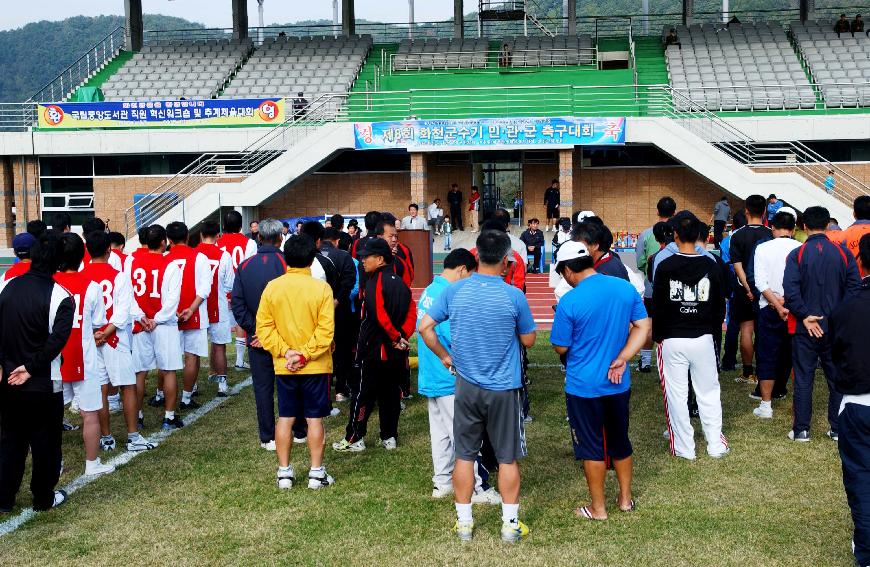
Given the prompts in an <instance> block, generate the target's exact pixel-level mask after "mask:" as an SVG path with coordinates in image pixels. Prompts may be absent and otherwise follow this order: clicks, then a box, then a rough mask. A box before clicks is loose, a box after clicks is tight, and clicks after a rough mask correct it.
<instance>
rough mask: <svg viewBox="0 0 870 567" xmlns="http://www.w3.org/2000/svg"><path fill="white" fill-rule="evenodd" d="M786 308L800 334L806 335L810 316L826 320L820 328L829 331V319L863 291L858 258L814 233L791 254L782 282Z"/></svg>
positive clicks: (787, 259) (796, 330)
mask: <svg viewBox="0 0 870 567" xmlns="http://www.w3.org/2000/svg"><path fill="white" fill-rule="evenodd" d="M782 288H783V291H784V292H785V307H786V308H787V309H788V310H789V311H790V312H791V314H792V315H794V317H795V318H796V319H797V327H796V329H795V332H796V333H797V334H802V335H805V334H807V330H806V328H805V327H804V324H803V320H804V319H805V318H806V317H807V316H809V315H820V316H822V317H824V319H822V320H821V321H819V325H820V326H821V327H822V330H823V331H825V333H827V332H828V320H829V319H830V316H831V314H832V313H833V312H834V310H835V309H836V308H837V307H838V306H839V305H840V303H842V302H843V300H844V299H846V298H847V297H851V296H853V295H855V294H857V293H858V291H859V290H860V289H861V277H860V276H859V275H858V265H857V264H856V263H855V257H854V256H852V254H851V253H849V251H848V250H846V249H845V248H843V247H842V246H840V245H839V244H834V243H833V242H831V241H830V240H829V239H828V237H827V236H825V235H824V234H814V235H812V236H810V237H809V238H807V241H806V242H805V243H804V244H803V245H802V246H801V247H800V248H795V249H794V250H792V251H791V253H789V255H788V258H786V261H785V274H784V276H783V279H782Z"/></svg>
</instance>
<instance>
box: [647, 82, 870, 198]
mask: <svg viewBox="0 0 870 567" xmlns="http://www.w3.org/2000/svg"><path fill="white" fill-rule="evenodd" d="M649 88H650V89H651V90H653V91H659V92H660V94H659V95H658V96H656V97H654V98H655V100H656V106H655V108H654V109H651V110H653V112H652V114H659V115H661V116H668V117H670V118H672V119H674V120H675V121H677V122H678V123H679V124H680V125H681V126H683V127H685V128H686V129H688V130H690V131H691V132H693V133H694V134H696V135H697V136H699V137H700V138H702V139H703V140H705V141H706V142H709V143H711V144H713V145H715V146H716V147H717V148H719V149H720V150H721V151H723V152H725V153H726V154H728V155H729V156H730V157H732V158H734V159H735V160H737V161H739V162H741V163H743V164H744V165H748V166H752V167H759V166H760V167H776V168H782V169H786V170H790V171H794V172H796V173H799V174H800V175H802V176H803V177H804V178H805V179H807V180H808V181H810V182H811V183H813V184H815V185H816V186H817V187H819V189H820V190H823V188H824V186H825V178H826V177H827V176H828V175H829V172H833V175H834V177H835V179H836V184H835V188H834V190H833V192H832V195H833V196H834V197H836V198H837V199H838V200H840V201H841V202H843V203H845V204H848V205H851V204H852V202H853V200H854V199H855V197H858V196H860V195H867V194H870V187H868V186H867V185H865V184H864V183H862V182H861V181H859V180H858V179H856V178H855V177H854V176H852V175H851V174H850V173H848V172H847V171H845V170H844V169H842V168H841V167H839V166H837V165H835V164H833V163H831V162H830V161H829V160H827V159H825V158H824V157H822V156H821V155H820V154H819V153H818V152H816V151H814V150H812V149H810V148H809V147H807V146H806V145H805V144H804V143H802V142H800V141H797V140H796V141H784V142H762V141H758V140H755V139H754V138H752V137H751V136H749V135H748V134H746V133H745V132H743V131H742V130H740V129H739V128H737V127H736V126H734V125H733V124H731V123H729V122H727V121H725V120H723V119H722V118H721V117H720V116H718V115H717V114H715V113H713V112H711V111H709V110H707V108H706V106H705V105H703V104H699V103H697V102H695V101H693V100H692V99H691V98H690V97H689V96H687V95H686V94H685V93H683V92H680V91H678V90H675V89H672V88H671V87H670V86H667V85H662V86H653V87H649Z"/></svg>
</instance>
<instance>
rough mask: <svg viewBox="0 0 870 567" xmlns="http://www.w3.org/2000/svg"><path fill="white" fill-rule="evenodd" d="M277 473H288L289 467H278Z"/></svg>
mask: <svg viewBox="0 0 870 567" xmlns="http://www.w3.org/2000/svg"><path fill="white" fill-rule="evenodd" d="M278 472H279V473H282V472H290V465H287V466H286V467H282V466H279V467H278Z"/></svg>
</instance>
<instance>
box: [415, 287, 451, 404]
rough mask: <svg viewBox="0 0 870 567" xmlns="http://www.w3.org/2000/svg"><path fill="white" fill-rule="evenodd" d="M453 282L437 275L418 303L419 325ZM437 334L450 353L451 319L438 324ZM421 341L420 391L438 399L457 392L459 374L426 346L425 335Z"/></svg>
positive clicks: (418, 373) (419, 354)
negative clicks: (454, 373) (447, 367)
mask: <svg viewBox="0 0 870 567" xmlns="http://www.w3.org/2000/svg"><path fill="white" fill-rule="evenodd" d="M449 285H450V282H448V281H447V280H446V279H444V277H443V276H436V277H435V279H434V280H432V283H431V284H429V287H427V288H426V289H425V290H423V295H421V296H420V300H419V301H418V302H417V327H418V328H419V327H420V321H422V320H423V317H425V316H426V314H427V313H428V312H429V308H431V307H432V304H433V303H434V302H435V299H436V298H437V297H438V296H439V295H441V293H442V292H443V291H444V290H445V289H447V287H448V286H449ZM435 334H436V335H438V340H439V341H441V344H442V345H443V346H444V348H446V349H447V352H450V348H451V347H450V321H444V322H443V323H439V324H437V325H435ZM418 339H419V340H418V341H417V357H418V364H419V366H418V367H417V368H418V370H417V390H418V391H419V392H420V394H421V395H423V396H426V397H427V398H438V397H440V396H450V395H453V393H454V392H455V391H456V377H455V376H453V374H451V373H450V371H449V370H447V369H446V368H444V365H443V364H441V359H440V358H438V356H437V355H436V354H435V353H434V352H432V349H430V348H429V347H427V346H426V343H424V342H423V339H422V337H418Z"/></svg>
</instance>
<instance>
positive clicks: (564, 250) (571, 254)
mask: <svg viewBox="0 0 870 567" xmlns="http://www.w3.org/2000/svg"><path fill="white" fill-rule="evenodd" d="M587 256H589V249H588V248H586V245H585V244H583V243H582V242H575V241H573V240H569V241H568V242H565V243H564V244H562V246H561V247H559V253H558V254H556V262H557V263H559V262H567V261H568V260H574V259H576V258H586V257H587Z"/></svg>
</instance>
